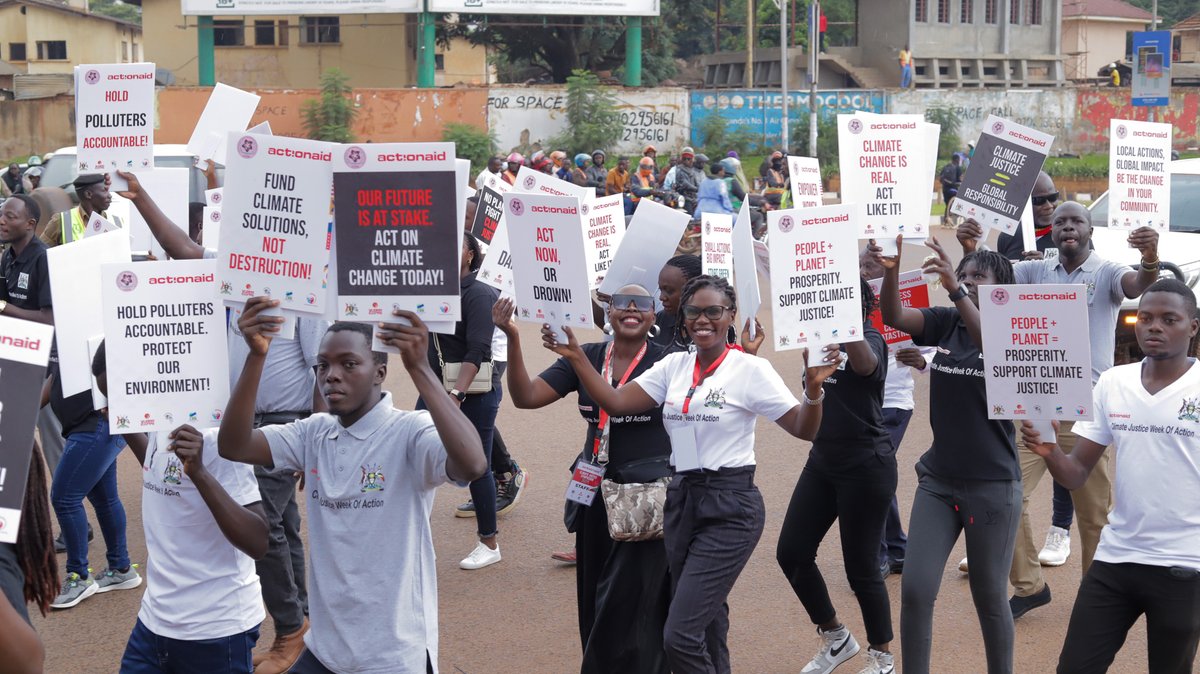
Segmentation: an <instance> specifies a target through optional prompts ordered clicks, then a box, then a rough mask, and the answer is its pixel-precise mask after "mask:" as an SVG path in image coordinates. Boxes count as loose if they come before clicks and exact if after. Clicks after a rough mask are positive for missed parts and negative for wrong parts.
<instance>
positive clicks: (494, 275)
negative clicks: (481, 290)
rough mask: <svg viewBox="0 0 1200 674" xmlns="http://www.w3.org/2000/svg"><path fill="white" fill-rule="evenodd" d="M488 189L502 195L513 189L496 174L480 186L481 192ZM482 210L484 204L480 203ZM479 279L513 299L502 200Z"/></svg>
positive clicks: (506, 230)
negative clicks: (485, 188)
mask: <svg viewBox="0 0 1200 674" xmlns="http://www.w3.org/2000/svg"><path fill="white" fill-rule="evenodd" d="M484 187H487V188H489V189H491V190H493V191H495V192H498V193H500V194H501V195H503V194H505V193H507V192H508V191H510V190H511V189H512V186H511V185H509V184H508V183H506V182H504V181H503V180H501V179H500V176H498V175H496V174H495V173H488V174H487V177H485V178H484V179H483V184H481V185H480V186H479V189H480V191H482V190H483V188H484ZM479 207H480V208H483V202H482V200H481V201H480V205H479ZM476 278H477V279H479V280H480V281H483V282H484V283H486V284H487V285H490V286H491V287H493V288H495V289H496V290H499V291H500V294H501V295H506V296H509V297H511V296H512V294H513V275H512V255H510V254H509V252H508V227H507V226H506V225H505V224H504V199H503V197H501V199H500V214H499V215H498V216H497V217H496V230H495V232H494V233H493V234H492V242H491V243H490V244H488V246H487V251H486V254H485V255H484V257H483V266H481V267H480V268H479V274H478V275H477V276H476Z"/></svg>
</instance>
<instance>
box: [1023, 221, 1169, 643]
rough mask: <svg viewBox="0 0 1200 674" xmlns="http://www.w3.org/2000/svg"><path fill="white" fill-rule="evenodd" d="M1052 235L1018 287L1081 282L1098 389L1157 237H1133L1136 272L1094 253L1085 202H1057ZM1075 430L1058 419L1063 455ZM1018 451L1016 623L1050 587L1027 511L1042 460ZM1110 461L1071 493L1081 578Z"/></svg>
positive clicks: (1107, 499) (1104, 503) (1042, 601)
mask: <svg viewBox="0 0 1200 674" xmlns="http://www.w3.org/2000/svg"><path fill="white" fill-rule="evenodd" d="M1050 234H1051V237H1053V240H1054V245H1055V246H1056V247H1057V248H1058V251H1059V255H1058V257H1057V258H1053V259H1049V260H1045V259H1043V260H1027V261H1024V262H1018V263H1016V264H1015V265H1013V272H1014V274H1015V276H1016V281H1017V283H1023V284H1024V283H1028V284H1040V283H1079V284H1083V285H1084V286H1086V287H1087V302H1088V336H1089V339H1090V341H1091V343H1092V384H1093V385H1095V383H1096V380H1098V379H1099V378H1100V375H1101V374H1102V373H1103V372H1105V371H1106V370H1108V369H1110V368H1111V367H1112V366H1113V351H1114V350H1115V348H1116V326H1117V313H1118V312H1119V310H1120V308H1121V302H1123V301H1124V300H1125V298H1131V299H1132V298H1134V297H1139V296H1141V294H1142V292H1144V291H1145V290H1146V288H1149V287H1150V286H1151V285H1152V284H1153V283H1154V282H1155V281H1157V280H1158V267H1159V261H1158V232H1156V231H1155V230H1153V229H1150V228H1149V227H1142V228H1140V229H1137V230H1134V231H1133V232H1130V234H1129V244H1130V246H1131V247H1133V248H1137V249H1138V250H1139V251H1141V253H1142V261H1141V265H1140V266H1139V267H1138V269H1137V270H1136V271H1135V270H1131V269H1130V268H1129V267H1127V266H1125V265H1123V264H1118V263H1116V262H1112V261H1110V260H1104V259H1102V258H1101V257H1100V256H1099V255H1097V254H1096V253H1095V252H1094V251H1093V250H1091V245H1090V244H1091V239H1092V218H1091V214H1090V213H1089V212H1088V210H1087V208H1085V207H1084V206H1083V205H1082V204H1078V203H1076V202H1073V201H1067V202H1064V203H1063V204H1061V205H1059V206H1058V208H1056V209H1055V210H1054V214H1053V216H1052V217H1051V232H1050ZM1072 425H1073V424H1071V423H1070V422H1063V423H1062V424H1061V428H1060V430H1059V433H1058V444H1059V446H1060V447H1062V450H1063V452H1064V453H1067V454H1069V453H1070V452H1071V451H1072V449H1074V447H1075V435H1074V434H1073V433H1071V427H1072ZM1017 450H1018V454H1019V457H1020V461H1021V483H1022V485H1023V486H1024V498H1023V501H1024V502H1023V504H1022V509H1021V526H1020V529H1019V531H1018V533H1017V541H1016V548H1015V550H1014V551H1013V563H1012V569H1011V571H1010V572H1009V582H1011V583H1012V585H1013V596H1012V598H1011V599H1010V600H1009V605H1010V606H1011V607H1012V614H1013V619H1014V620H1015V619H1017V618H1019V617H1021V616H1022V615H1024V614H1025V613H1027V612H1028V611H1030V610H1031V609H1034V608H1037V607H1039V606H1045V605H1046V604H1049V603H1050V586H1049V585H1048V584H1046V581H1045V580H1044V579H1043V578H1042V567H1041V564H1040V563H1039V562H1038V549H1037V546H1036V545H1034V540H1033V530H1032V528H1031V527H1030V524H1029V514H1028V512H1027V511H1028V507H1029V498H1030V496H1031V495H1032V494H1033V492H1034V491H1035V490H1036V489H1037V486H1038V483H1039V482H1040V481H1041V479H1042V477H1043V476H1044V475H1045V474H1046V463H1045V462H1044V461H1043V460H1042V458H1041V457H1040V456H1038V455H1037V454H1035V453H1033V452H1032V451H1030V450H1029V449H1028V448H1026V447H1025V444H1024V443H1023V442H1021V441H1019V440H1018V442H1017ZM1109 456H1110V455H1109V453H1105V455H1104V456H1103V457H1102V458H1101V459H1100V461H1099V462H1098V463H1097V464H1096V467H1095V469H1094V470H1093V471H1092V474H1091V476H1090V477H1089V478H1088V480H1087V482H1085V483H1084V485H1083V486H1082V487H1080V488H1079V489H1076V490H1074V491H1073V492H1071V500H1072V501H1073V502H1074V504H1075V515H1076V521H1077V522H1078V526H1079V537H1080V539H1081V541H1082V545H1083V573H1084V574H1087V570H1088V567H1089V566H1090V565H1091V563H1092V557H1093V555H1095V553H1096V546H1097V544H1098V543H1099V542H1100V531H1101V530H1102V529H1104V525H1105V524H1106V523H1107V522H1108V511H1109V510H1110V509H1111V507H1112V474H1111V472H1110V469H1109Z"/></svg>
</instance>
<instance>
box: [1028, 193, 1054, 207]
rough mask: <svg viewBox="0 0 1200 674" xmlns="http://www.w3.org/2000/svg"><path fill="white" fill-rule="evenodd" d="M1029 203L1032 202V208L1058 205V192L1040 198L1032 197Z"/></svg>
mask: <svg viewBox="0 0 1200 674" xmlns="http://www.w3.org/2000/svg"><path fill="white" fill-rule="evenodd" d="M1030 201H1032V202H1033V205H1034V206H1041V205H1042V204H1055V203H1058V192H1051V193H1050V194H1043V195H1042V196H1040V197H1032V198H1030Z"/></svg>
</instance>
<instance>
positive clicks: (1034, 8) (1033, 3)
mask: <svg viewBox="0 0 1200 674" xmlns="http://www.w3.org/2000/svg"><path fill="white" fill-rule="evenodd" d="M1028 2H1029V25H1031V26H1040V25H1042V0H1028Z"/></svg>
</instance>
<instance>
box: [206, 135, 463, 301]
mask: <svg viewBox="0 0 1200 674" xmlns="http://www.w3.org/2000/svg"><path fill="white" fill-rule="evenodd" d="M333 184H334V195H335V196H334V214H335V218H334V221H335V223H336V225H335V226H336V230H337V241H338V245H337V288H338V304H337V308H338V319H339V320H351V321H372V322H374V321H378V320H380V318H382V317H385V316H390V315H391V313H392V311H393V309H402V310H407V311H412V312H414V313H417V314H419V315H421V316H422V317H423V318H424V317H426V316H428V317H429V318H430V319H431V320H436V321H456V320H458V319H459V318H460V317H461V315H460V302H459V276H458V275H459V268H460V257H461V245H462V242H461V237H460V234H461V232H462V229H463V224H462V223H463V217H462V213H461V212H460V211H461V206H460V204H459V203H456V201H461V200H459V195H460V194H461V189H460V186H459V185H458V184H457V179H456V167H455V159H454V144H453V143H380V144H374V145H367V146H363V145H350V146H346V147H345V148H344V149H339V150H338V156H337V157H335V158H334V180H333ZM226 200H228V197H226ZM226 208H228V206H226Z"/></svg>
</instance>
